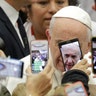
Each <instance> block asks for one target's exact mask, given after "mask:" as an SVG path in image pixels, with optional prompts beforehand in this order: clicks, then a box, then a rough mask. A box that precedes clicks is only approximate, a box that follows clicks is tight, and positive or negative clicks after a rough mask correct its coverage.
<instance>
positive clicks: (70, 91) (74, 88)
mask: <svg viewBox="0 0 96 96" xmlns="http://www.w3.org/2000/svg"><path fill="white" fill-rule="evenodd" d="M65 92H66V94H67V96H88V95H87V92H86V90H85V88H84V85H83V84H82V82H80V81H78V82H76V83H73V84H72V85H70V86H67V87H66V88H65Z"/></svg>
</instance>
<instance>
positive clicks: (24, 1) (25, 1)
mask: <svg viewBox="0 0 96 96" xmlns="http://www.w3.org/2000/svg"><path fill="white" fill-rule="evenodd" d="M5 1H6V2H8V3H9V4H10V5H11V6H13V7H14V8H15V9H16V10H18V11H19V10H20V9H21V8H22V7H23V6H27V5H29V4H31V3H32V2H33V1H37V0H5Z"/></svg>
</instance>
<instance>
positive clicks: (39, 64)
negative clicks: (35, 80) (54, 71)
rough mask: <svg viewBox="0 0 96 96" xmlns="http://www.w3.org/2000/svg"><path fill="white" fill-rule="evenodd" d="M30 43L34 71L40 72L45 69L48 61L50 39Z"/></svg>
mask: <svg viewBox="0 0 96 96" xmlns="http://www.w3.org/2000/svg"><path fill="white" fill-rule="evenodd" d="M30 45H31V46H30V54H31V55H30V56H31V60H30V61H31V68H32V72H33V73H38V72H40V71H42V70H43V69H44V67H45V66H46V64H47V61H48V54H49V52H48V49H49V48H48V41H47V40H34V41H32V42H31V44H30Z"/></svg>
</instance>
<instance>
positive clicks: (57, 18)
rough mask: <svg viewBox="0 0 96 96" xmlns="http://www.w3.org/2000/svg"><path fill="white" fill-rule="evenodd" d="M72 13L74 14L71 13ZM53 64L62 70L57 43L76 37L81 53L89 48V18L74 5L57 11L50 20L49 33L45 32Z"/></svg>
mask: <svg viewBox="0 0 96 96" xmlns="http://www.w3.org/2000/svg"><path fill="white" fill-rule="evenodd" d="M73 13H74V14H73ZM46 34H47V37H48V41H49V46H50V50H51V55H52V59H53V63H54V66H55V67H56V68H57V69H59V70H61V71H64V66H63V62H62V58H61V54H60V51H59V48H58V43H59V42H61V41H67V40H71V39H74V38H78V40H79V42H80V46H81V50H82V54H83V55H84V54H86V53H87V52H88V51H89V50H90V43H91V42H90V40H91V35H92V34H91V19H90V16H89V15H88V13H86V12H85V11H84V10H82V9H81V8H79V7H76V6H69V7H65V8H62V9H61V10H60V11H58V12H57V13H56V14H55V15H54V16H53V17H52V20H51V22H50V27H49V34H48V32H46Z"/></svg>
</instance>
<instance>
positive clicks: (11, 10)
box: [0, 0, 19, 26]
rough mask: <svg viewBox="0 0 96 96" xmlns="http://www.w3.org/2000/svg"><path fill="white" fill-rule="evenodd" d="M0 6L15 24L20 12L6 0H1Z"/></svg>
mask: <svg viewBox="0 0 96 96" xmlns="http://www.w3.org/2000/svg"><path fill="white" fill-rule="evenodd" d="M0 7H1V8H2V9H3V10H4V12H5V13H6V15H7V16H8V18H9V19H10V21H11V23H12V24H13V25H14V26H15V24H16V21H17V19H18V16H19V12H18V11H17V10H16V9H15V8H13V7H12V6H11V5H10V4H9V3H7V2H6V1H5V0H1V1H0Z"/></svg>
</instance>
